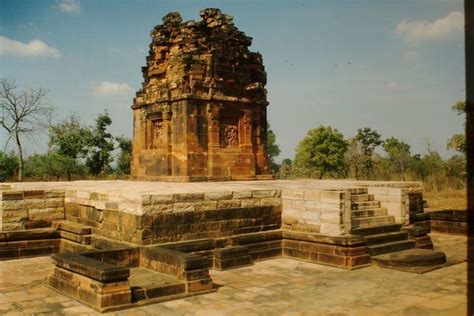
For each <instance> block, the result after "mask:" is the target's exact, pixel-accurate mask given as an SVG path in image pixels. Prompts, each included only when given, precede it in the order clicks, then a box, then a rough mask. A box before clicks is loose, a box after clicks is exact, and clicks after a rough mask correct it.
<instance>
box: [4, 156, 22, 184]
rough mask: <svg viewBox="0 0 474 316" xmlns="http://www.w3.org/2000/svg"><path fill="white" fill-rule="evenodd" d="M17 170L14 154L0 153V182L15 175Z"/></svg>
mask: <svg viewBox="0 0 474 316" xmlns="http://www.w3.org/2000/svg"><path fill="white" fill-rule="evenodd" d="M17 168H18V158H17V157H16V155H15V154H14V153H9V154H7V153H4V152H3V151H0V182H3V181H5V180H7V179H8V178H10V177H12V176H13V175H14V174H15V170H16V169H17Z"/></svg>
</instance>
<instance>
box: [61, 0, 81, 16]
mask: <svg viewBox="0 0 474 316" xmlns="http://www.w3.org/2000/svg"><path fill="white" fill-rule="evenodd" d="M58 8H59V10H61V11H63V12H66V13H76V12H80V11H81V4H80V3H79V1H77V0H59V1H58Z"/></svg>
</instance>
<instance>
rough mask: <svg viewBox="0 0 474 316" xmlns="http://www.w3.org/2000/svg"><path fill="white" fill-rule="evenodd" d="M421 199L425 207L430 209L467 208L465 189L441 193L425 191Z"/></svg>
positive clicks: (446, 190)
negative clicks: (425, 203)
mask: <svg viewBox="0 0 474 316" xmlns="http://www.w3.org/2000/svg"><path fill="white" fill-rule="evenodd" d="M423 197H424V199H425V200H426V201H427V203H428V205H427V207H429V208H432V209H454V210H463V209H466V208H467V201H466V199H467V197H466V189H460V190H456V189H445V190H443V191H425V192H423Z"/></svg>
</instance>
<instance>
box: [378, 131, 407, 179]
mask: <svg viewBox="0 0 474 316" xmlns="http://www.w3.org/2000/svg"><path fill="white" fill-rule="evenodd" d="M382 147H383V149H384V150H385V152H386V153H387V155H388V160H389V161H390V165H391V167H392V168H393V169H394V170H395V172H396V173H398V175H399V176H400V178H401V179H402V181H405V172H406V170H407V169H408V167H409V164H410V160H411V154H410V145H408V144H407V143H405V142H403V141H400V140H398V139H396V138H395V137H389V138H387V139H386V140H385V142H384V143H383V145H382Z"/></svg>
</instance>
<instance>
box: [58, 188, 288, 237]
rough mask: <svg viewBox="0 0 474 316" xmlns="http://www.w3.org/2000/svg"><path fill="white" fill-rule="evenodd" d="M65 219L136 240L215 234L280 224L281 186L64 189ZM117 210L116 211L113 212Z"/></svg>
mask: <svg viewBox="0 0 474 316" xmlns="http://www.w3.org/2000/svg"><path fill="white" fill-rule="evenodd" d="M66 196H67V197H66V204H65V209H66V218H67V219H68V220H70V221H74V222H78V223H81V224H86V225H90V226H92V227H95V228H96V229H95V233H96V234H98V235H102V236H104V237H108V238H113V239H116V240H120V241H126V242H132V243H137V244H154V243H165V242H171V241H180V240H193V239H201V238H217V237H225V236H232V235H236V234H244V233H251V232H259V231H266V230H274V229H279V228H281V211H282V203H281V191H280V190H258V191H236V192H209V193H187V194H168V195H148V196H141V197H138V196H137V197H129V196H126V195H119V196H114V195H104V194H97V193H89V192H81V191H67V192H66ZM119 210H120V211H119Z"/></svg>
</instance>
